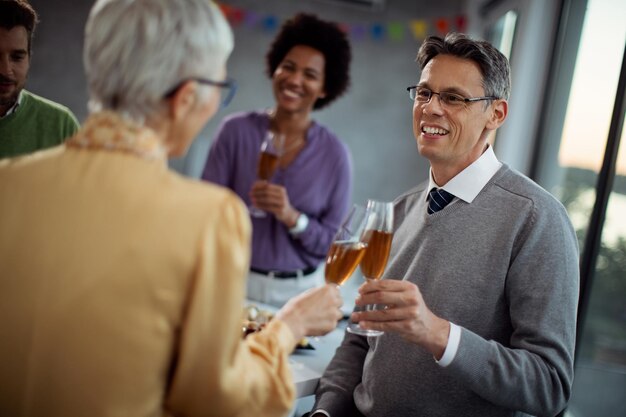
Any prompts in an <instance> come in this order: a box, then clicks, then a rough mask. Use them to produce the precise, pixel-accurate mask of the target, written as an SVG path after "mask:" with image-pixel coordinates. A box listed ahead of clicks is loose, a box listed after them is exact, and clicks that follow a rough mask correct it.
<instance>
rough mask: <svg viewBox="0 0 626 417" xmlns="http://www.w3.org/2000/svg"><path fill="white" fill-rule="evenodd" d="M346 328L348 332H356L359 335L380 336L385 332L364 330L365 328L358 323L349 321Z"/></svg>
mask: <svg viewBox="0 0 626 417" xmlns="http://www.w3.org/2000/svg"><path fill="white" fill-rule="evenodd" d="M346 330H347V331H349V332H350V333H353V334H358V335H361V336H371V337H378V336H382V335H383V334H385V332H383V331H382V330H366V329H362V328H361V326H359V324H358V323H350V324H348V327H347V328H346Z"/></svg>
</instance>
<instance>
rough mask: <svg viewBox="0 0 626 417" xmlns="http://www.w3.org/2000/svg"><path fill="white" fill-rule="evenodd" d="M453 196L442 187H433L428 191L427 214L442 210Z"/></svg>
mask: <svg viewBox="0 0 626 417" xmlns="http://www.w3.org/2000/svg"><path fill="white" fill-rule="evenodd" d="M453 198H454V196H453V195H452V194H450V193H449V192H447V191H446V190H444V189H443V188H433V189H432V190H430V192H429V193H428V214H433V213H436V212H438V211H439V210H443V208H444V207H445V206H447V205H448V203H450V201H452V199H453Z"/></svg>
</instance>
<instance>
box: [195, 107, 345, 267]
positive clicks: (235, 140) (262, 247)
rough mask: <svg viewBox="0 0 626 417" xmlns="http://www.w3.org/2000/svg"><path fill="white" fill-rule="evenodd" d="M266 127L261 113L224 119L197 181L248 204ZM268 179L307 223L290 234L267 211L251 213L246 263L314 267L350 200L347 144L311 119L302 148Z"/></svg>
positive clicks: (266, 121) (263, 114) (237, 115)
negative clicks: (220, 187)
mask: <svg viewBox="0 0 626 417" xmlns="http://www.w3.org/2000/svg"><path fill="white" fill-rule="evenodd" d="M268 128H269V116H268V114H267V113H265V112H259V111H254V112H246V113H237V114H233V115H230V116H228V117H226V118H225V119H224V120H223V121H222V124H221V125H220V127H219V129H218V131H217V135H216V137H215V139H214V140H213V143H212V145H211V149H210V150H209V155H208V158H207V162H206V165H205V167H204V172H203V174H202V179H204V180H207V181H211V182H214V183H217V184H220V185H223V186H225V187H228V188H230V189H231V190H233V191H234V192H235V193H237V194H238V195H239V197H241V199H242V200H243V201H244V202H245V203H246V205H248V206H250V205H251V202H250V198H249V196H248V193H249V192H250V188H251V187H252V183H253V182H254V181H255V180H256V171H257V159H258V156H259V149H260V148H261V142H262V141H263V137H264V136H265V132H266V131H267V130H268ZM271 181H272V182H274V183H277V184H281V185H283V186H284V187H285V188H286V189H287V195H288V196H289V201H290V203H291V205H292V206H293V207H295V208H296V209H297V210H298V211H300V212H303V213H306V215H307V216H308V217H309V225H308V227H307V228H306V230H305V231H304V232H302V233H300V234H298V235H297V236H292V235H291V234H290V233H289V230H288V228H287V226H285V225H284V224H283V223H281V222H279V221H278V220H276V218H275V217H274V216H272V215H271V214H269V215H268V216H266V217H262V218H257V217H251V220H252V227H253V231H252V261H251V265H252V266H253V267H255V268H258V269H263V270H274V271H294V270H296V269H302V268H306V267H316V266H318V265H319V264H320V263H322V262H323V261H324V259H325V257H326V252H327V251H328V248H329V247H330V244H331V243H332V240H333V237H334V235H335V232H336V231H337V229H338V228H339V225H340V224H341V221H342V220H343V217H344V216H345V215H346V213H347V211H348V208H349V206H350V202H351V198H352V161H351V157H350V153H349V150H348V148H347V146H346V145H345V144H344V143H343V142H341V141H340V140H339V139H338V138H337V137H336V136H335V135H334V134H333V133H332V132H330V131H329V130H328V129H327V128H325V127H324V126H321V125H319V124H317V123H315V122H313V123H312V125H311V127H310V128H309V130H308V131H307V137H306V145H305V147H304V148H303V149H302V150H301V151H300V153H299V154H298V155H297V156H296V158H295V159H294V160H293V161H292V162H291V164H290V165H289V166H288V167H287V168H286V169H280V168H279V169H278V170H277V172H276V173H275V175H274V177H272V179H271Z"/></svg>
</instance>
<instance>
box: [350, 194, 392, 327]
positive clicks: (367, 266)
mask: <svg viewBox="0 0 626 417" xmlns="http://www.w3.org/2000/svg"><path fill="white" fill-rule="evenodd" d="M367 209H368V210H369V211H370V212H371V213H372V215H371V216H370V217H369V221H368V224H367V225H366V226H365V238H364V240H365V241H366V242H367V249H366V250H365V253H364V254H363V259H361V272H362V273H363V276H364V277H365V279H367V280H374V279H380V277H381V276H382V275H383V272H385V267H386V266H387V260H388V259H389V251H390V250H391V241H392V240H393V203H390V202H384V201H376V200H368V201H367ZM375 308H376V305H374V304H370V305H366V306H364V307H355V311H363V310H366V311H367V310H373V309H375ZM347 330H348V331H349V332H350V333H355V334H360V335H363V336H380V335H382V334H383V332H382V331H380V330H366V329H362V328H361V326H359V323H354V322H352V321H351V322H350V324H348V328H347Z"/></svg>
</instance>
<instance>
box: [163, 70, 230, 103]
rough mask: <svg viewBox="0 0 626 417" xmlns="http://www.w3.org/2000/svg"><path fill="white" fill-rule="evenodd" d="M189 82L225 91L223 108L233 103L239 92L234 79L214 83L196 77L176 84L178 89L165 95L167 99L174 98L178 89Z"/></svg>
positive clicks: (175, 88) (173, 89)
mask: <svg viewBox="0 0 626 417" xmlns="http://www.w3.org/2000/svg"><path fill="white" fill-rule="evenodd" d="M187 81H195V82H197V83H199V84H206V85H212V86H215V87H219V88H223V89H225V90H226V94H222V102H221V107H226V106H228V105H229V104H230V102H231V101H232V99H233V97H235V93H236V92H237V82H236V81H235V80H234V79H232V78H227V79H225V80H224V81H213V80H207V79H206V78H197V77H194V78H187V79H184V80H182V81H181V82H179V83H178V84H176V87H174V88H172V89H171V90H169V91H168V92H167V93H165V98H170V97H172V96H173V95H174V94H175V93H176V92H177V91H178V89H179V88H180V87H182V86H183V84H185V83H186V82H187Z"/></svg>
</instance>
